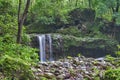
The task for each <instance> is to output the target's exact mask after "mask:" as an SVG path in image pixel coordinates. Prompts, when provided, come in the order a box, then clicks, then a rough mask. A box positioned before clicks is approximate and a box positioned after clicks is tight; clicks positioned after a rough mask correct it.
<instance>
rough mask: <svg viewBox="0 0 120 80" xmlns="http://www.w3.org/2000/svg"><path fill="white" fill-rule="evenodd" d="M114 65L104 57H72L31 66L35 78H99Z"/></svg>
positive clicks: (51, 79)
mask: <svg viewBox="0 0 120 80" xmlns="http://www.w3.org/2000/svg"><path fill="white" fill-rule="evenodd" d="M109 67H111V68H113V69H114V68H115V67H114V65H112V64H111V63H109V62H107V61H105V60H104V59H101V60H99V59H94V58H85V57H83V56H81V57H73V58H69V59H61V60H58V61H52V62H44V63H39V64H38V65H37V66H36V67H34V68H32V70H33V71H34V74H35V77H36V80H42V79H43V78H46V79H47V80H84V79H87V80H95V78H97V79H99V80H101V79H102V78H103V75H104V71H105V70H107V69H108V68H109Z"/></svg>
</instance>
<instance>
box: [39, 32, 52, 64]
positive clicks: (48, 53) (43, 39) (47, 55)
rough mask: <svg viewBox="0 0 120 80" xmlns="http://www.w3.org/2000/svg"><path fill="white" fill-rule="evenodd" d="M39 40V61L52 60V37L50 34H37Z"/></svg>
mask: <svg viewBox="0 0 120 80" xmlns="http://www.w3.org/2000/svg"><path fill="white" fill-rule="evenodd" d="M38 40H39V50H40V52H39V56H40V61H41V62H46V61H47V60H48V61H53V52H52V38H51V35H50V34H43V35H39V36H38Z"/></svg>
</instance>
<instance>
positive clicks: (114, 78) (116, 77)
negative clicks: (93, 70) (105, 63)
mask: <svg viewBox="0 0 120 80" xmlns="http://www.w3.org/2000/svg"><path fill="white" fill-rule="evenodd" d="M104 80H120V68H118V69H110V70H107V71H106V72H105V75H104Z"/></svg>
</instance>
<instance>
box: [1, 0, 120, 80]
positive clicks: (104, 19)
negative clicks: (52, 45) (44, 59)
mask: <svg viewBox="0 0 120 80" xmlns="http://www.w3.org/2000/svg"><path fill="white" fill-rule="evenodd" d="M29 1H30V3H29ZM26 3H28V4H26ZM27 9H28V10H27ZM32 33H39V34H40V33H60V34H63V35H72V36H75V37H78V38H76V39H81V38H83V37H84V38H85V37H93V38H98V39H99V38H103V39H112V40H114V41H118V42H120V35H119V33H120V0H19V1H18V0H0V79H3V80H16V79H18V80H27V79H29V80H34V74H33V72H32V70H31V67H32V66H35V65H36V63H37V62H38V55H37V53H36V52H37V50H36V49H34V48H31V47H30V46H29V43H30V38H29V36H28V34H32ZM75 37H73V39H74V38H75ZM79 37H80V38H79ZM70 40H71V39H70ZM71 42H72V41H71ZM73 43H74V42H73ZM66 44H68V45H76V44H77V43H75V44H72V43H70V44H69V42H68V43H66ZM110 44H111V45H112V43H111V42H110ZM68 45H67V46H68ZM118 45H119V44H118ZM110 49H112V47H110ZM117 53H118V54H117V56H118V55H120V54H119V51H117ZM118 58H119V57H118ZM114 62H115V61H114ZM113 75H114V76H113ZM119 75H120V69H119V68H118V70H108V71H106V73H105V80H119V77H118V76H119Z"/></svg>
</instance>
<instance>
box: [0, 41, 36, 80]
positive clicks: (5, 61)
mask: <svg viewBox="0 0 120 80" xmlns="http://www.w3.org/2000/svg"><path fill="white" fill-rule="evenodd" d="M35 51H36V50H35V49H32V48H30V47H27V46H23V45H20V44H5V43H0V72H2V73H3V74H4V77H9V79H10V78H17V79H22V80H27V79H29V80H33V78H34V75H33V72H32V70H31V67H32V66H34V65H35V64H36V63H37V61H38V55H37V53H35Z"/></svg>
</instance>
